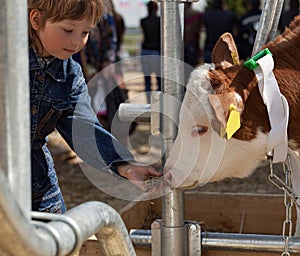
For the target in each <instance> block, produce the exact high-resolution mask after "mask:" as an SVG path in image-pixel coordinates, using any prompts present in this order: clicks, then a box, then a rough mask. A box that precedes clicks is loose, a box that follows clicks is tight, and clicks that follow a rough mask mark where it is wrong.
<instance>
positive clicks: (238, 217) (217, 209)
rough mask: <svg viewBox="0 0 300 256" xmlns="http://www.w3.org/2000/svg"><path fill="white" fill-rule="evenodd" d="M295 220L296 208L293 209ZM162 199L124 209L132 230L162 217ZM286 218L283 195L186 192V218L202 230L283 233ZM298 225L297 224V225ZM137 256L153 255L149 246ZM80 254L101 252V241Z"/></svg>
mask: <svg viewBox="0 0 300 256" xmlns="http://www.w3.org/2000/svg"><path fill="white" fill-rule="evenodd" d="M293 210H294V211H293V222H295V217H296V212H295V209H293ZM161 213H162V202H161V199H155V200H151V201H141V202H132V203H130V204H129V205H127V206H126V207H125V208H123V209H122V210H121V211H120V214H121V216H122V218H123V220H124V222H125V224H126V227H127V229H128V231H129V230H130V229H150V226H151V224H152V223H153V221H155V220H156V219H160V218H161ZM284 219H285V207H284V205H283V196H282V195H257V194H255V195H253V194H220V193H197V192H193V191H191V192H186V193H185V220H187V221H197V222H199V223H200V224H201V226H202V230H207V231H209V232H223V233H245V234H269V235H280V234H281V233H282V230H281V229H282V222H283V220H284ZM293 226H295V225H293ZM135 250H136V254H137V256H151V250H150V249H147V248H135ZM201 255H202V256H229V255H230V256H277V255H280V254H278V253H261V252H238V251H220V250H209V251H208V250H203V251H202V254H201ZM292 255H297V254H292ZM79 256H101V252H100V249H99V245H98V242H97V241H95V240H93V239H90V240H88V241H87V242H86V243H85V244H84V245H83V247H82V249H81V250H80V253H79Z"/></svg>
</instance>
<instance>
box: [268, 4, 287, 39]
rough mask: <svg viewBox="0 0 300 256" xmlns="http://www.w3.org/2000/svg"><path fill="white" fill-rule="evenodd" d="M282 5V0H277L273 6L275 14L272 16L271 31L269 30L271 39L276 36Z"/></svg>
mask: <svg viewBox="0 0 300 256" xmlns="http://www.w3.org/2000/svg"><path fill="white" fill-rule="evenodd" d="M283 6H284V0H277V5H276V7H275V8H276V9H275V15H274V18H273V23H272V27H271V32H270V40H273V39H274V38H275V36H276V33H277V29H278V24H279V20H280V17H281V12H282V9H283Z"/></svg>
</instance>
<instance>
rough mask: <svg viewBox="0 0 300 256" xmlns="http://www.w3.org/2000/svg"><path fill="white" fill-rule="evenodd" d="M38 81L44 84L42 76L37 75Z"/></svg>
mask: <svg viewBox="0 0 300 256" xmlns="http://www.w3.org/2000/svg"><path fill="white" fill-rule="evenodd" d="M36 80H38V81H39V82H42V81H43V80H44V77H43V76H42V75H37V76H36Z"/></svg>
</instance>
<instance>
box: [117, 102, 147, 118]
mask: <svg viewBox="0 0 300 256" xmlns="http://www.w3.org/2000/svg"><path fill="white" fill-rule="evenodd" d="M118 112H119V118H120V120H121V121H125V122H132V121H137V122H150V118H151V105H150V104H133V103H122V104H120V106H119V109H118Z"/></svg>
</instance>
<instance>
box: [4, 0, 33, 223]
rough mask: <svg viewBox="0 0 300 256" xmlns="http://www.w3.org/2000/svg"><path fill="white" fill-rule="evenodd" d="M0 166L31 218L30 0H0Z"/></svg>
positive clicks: (22, 206) (13, 191) (16, 196)
mask: <svg viewBox="0 0 300 256" xmlns="http://www.w3.org/2000/svg"><path fill="white" fill-rule="evenodd" d="M0 5H1V9H0V33H1V37H0V77H1V80H0V120H1V122H0V141H1V144H0V167H1V171H3V172H4V173H5V176H6V177H7V180H8V183H9V186H10V189H11V191H12V193H13V194H14V198H15V199H16V201H17V202H18V204H19V206H20V208H21V209H22V210H23V212H24V214H25V215H26V217H27V218H28V219H29V218H30V208H31V193H30V191H31V189H30V183H31V182H30V169H31V168H30V139H29V138H30V133H29V131H30V130H29V127H30V124H29V88H28V84H29V82H28V81H29V80H28V53H27V52H28V36H27V35H28V32H27V8H26V7H27V0H0Z"/></svg>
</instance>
